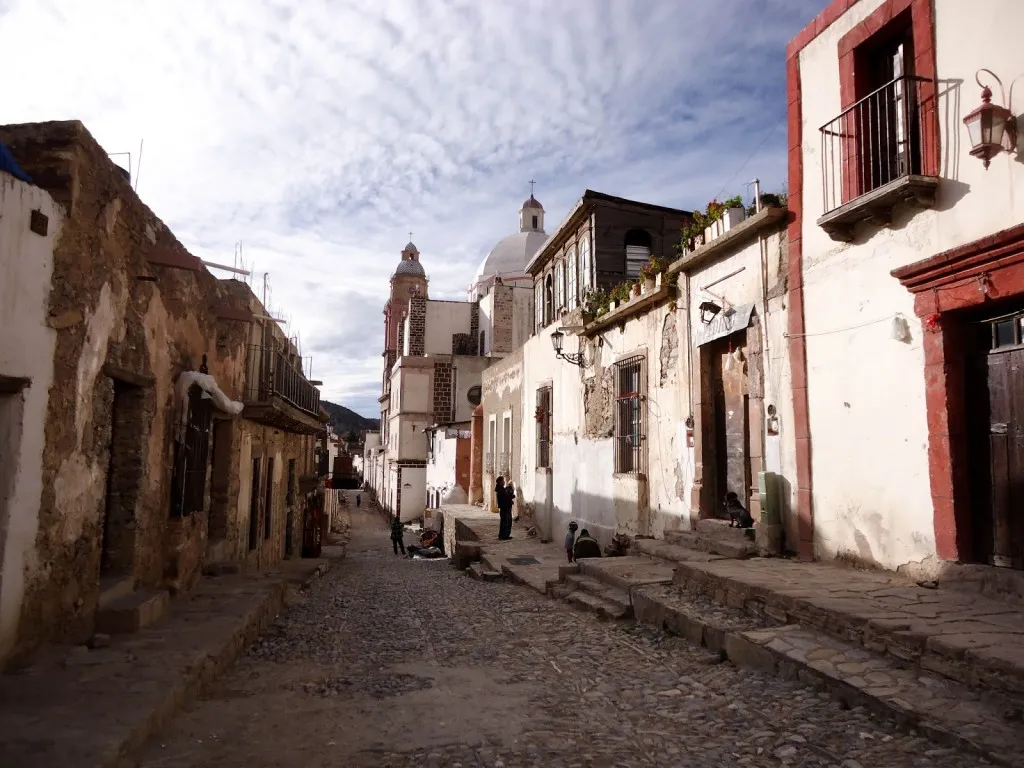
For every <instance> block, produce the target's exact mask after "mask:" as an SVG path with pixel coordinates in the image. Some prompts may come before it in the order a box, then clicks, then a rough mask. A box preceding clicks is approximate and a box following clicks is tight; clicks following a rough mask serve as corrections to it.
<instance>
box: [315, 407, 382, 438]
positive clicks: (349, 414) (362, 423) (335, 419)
mask: <svg viewBox="0 0 1024 768" xmlns="http://www.w3.org/2000/svg"><path fill="white" fill-rule="evenodd" d="M320 405H322V406H323V407H324V409H325V410H326V411H327V413H329V414H330V416H331V425H332V426H333V427H334V431H335V433H336V434H339V435H344V434H345V433H346V432H349V431H353V430H354V431H356V432H360V431H361V430H364V429H370V430H376V429H380V419H367V418H366V417H365V416H360V415H359V414H358V413H356V412H355V411H352V410H349V409H348V408H346V407H345V406H344V405H338V404H337V403H332V402H330V401H328V400H321V401H320Z"/></svg>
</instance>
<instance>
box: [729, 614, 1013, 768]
mask: <svg viewBox="0 0 1024 768" xmlns="http://www.w3.org/2000/svg"><path fill="white" fill-rule="evenodd" d="M726 654H727V656H728V657H729V660H730V661H733V662H734V663H736V664H738V665H742V666H748V667H754V668H757V669H760V670H761V671H763V672H767V673H770V674H777V675H780V676H782V677H785V678H790V679H792V678H796V679H799V680H800V681H801V682H804V683H808V684H811V685H814V686H816V687H819V688H823V689H826V690H828V691H830V692H831V693H832V694H833V695H834V696H836V697H837V698H838V699H840V700H841V701H843V702H844V703H846V704H847V705H848V706H851V707H853V706H865V707H867V708H869V709H872V710H874V711H876V712H879V713H880V714H882V715H883V716H890V717H893V718H895V719H896V720H897V721H899V722H902V723H904V724H905V725H908V726H910V727H913V728H917V729H918V730H919V731H921V732H922V733H924V734H925V735H927V736H928V737H930V738H932V739H934V740H935V741H938V742H940V743H943V744H948V745H950V746H953V747H956V748H957V749H961V750H973V751H975V752H977V753H978V754H980V755H982V756H984V757H986V758H988V759H989V760H991V761H993V762H996V763H998V764H1001V765H1007V766H1011V765H1020V764H1021V763H1020V756H1021V754H1022V753H1024V722H1022V721H1021V719H1020V718H1021V710H1020V708H1019V706H1018V704H1017V703H1016V702H1014V701H1012V700H1010V699H1008V698H1006V697H1004V696H1001V695H1000V694H996V693H991V692H985V693H981V692H979V691H976V690H972V689H970V688H967V687H965V686H963V685H959V684H958V683H955V682H953V681H951V680H948V679H945V678H942V677H939V676H937V675H928V674H922V673H921V672H919V671H916V670H909V669H903V668H900V667H899V666H897V665H896V664H894V663H893V662H892V661H891V660H890V659H887V658H885V657H884V656H882V655H880V654H875V653H871V652H870V651H867V650H865V649H864V648H863V647H857V646H854V645H852V644H850V643H846V642H843V641H842V640H839V639H837V638H835V637H832V636H830V635H827V634H825V633H824V632H819V631H816V630H813V629H807V628H805V627H801V626H795V625H787V626H782V627H771V628H767V629H758V630H753V631H748V632H741V633H739V634H738V635H735V636H732V637H729V638H727V639H726Z"/></svg>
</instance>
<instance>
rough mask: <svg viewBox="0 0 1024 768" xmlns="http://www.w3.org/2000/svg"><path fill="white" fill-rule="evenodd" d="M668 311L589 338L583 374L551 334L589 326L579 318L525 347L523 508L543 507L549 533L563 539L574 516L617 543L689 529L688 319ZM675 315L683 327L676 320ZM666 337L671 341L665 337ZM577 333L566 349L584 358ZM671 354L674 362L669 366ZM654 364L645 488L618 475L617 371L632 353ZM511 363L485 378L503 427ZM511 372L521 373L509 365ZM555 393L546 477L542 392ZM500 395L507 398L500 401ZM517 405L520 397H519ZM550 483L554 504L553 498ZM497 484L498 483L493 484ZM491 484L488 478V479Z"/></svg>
mask: <svg viewBox="0 0 1024 768" xmlns="http://www.w3.org/2000/svg"><path fill="white" fill-rule="evenodd" d="M672 306H674V305H670V304H664V305H662V306H660V307H656V308H654V309H653V310H652V311H650V312H648V313H646V314H644V315H641V316H640V317H634V318H630V319H629V320H628V321H627V322H626V323H625V326H624V327H622V328H620V327H618V326H616V327H614V328H609V329H607V330H605V331H603V332H601V333H600V334H599V336H600V344H599V343H598V339H597V338H594V339H592V340H589V341H588V340H586V339H582V341H583V343H584V346H585V348H586V350H587V351H586V355H587V360H588V363H589V365H588V366H587V367H586V368H584V369H580V368H578V367H577V366H575V365H571V364H569V363H567V362H565V361H563V360H558V359H556V358H555V355H554V352H553V349H552V346H551V338H550V337H551V333H552V332H553V331H554V330H555V329H556V328H557V327H559V326H560V325H577V324H579V323H580V318H579V316H578V313H575V314H570V315H567V316H566V317H563V318H562V320H561V321H560V322H558V323H553V324H551V325H550V326H548V327H547V328H545V329H544V330H542V331H541V332H540V333H539V334H538V335H536V336H534V337H532V338H531V339H530V340H529V341H527V342H526V344H525V345H524V346H523V347H522V349H521V354H522V374H521V382H522V383H521V386H520V392H521V394H520V401H521V406H520V407H521V408H522V413H523V419H522V420H521V421H519V424H521V428H520V430H519V432H520V436H519V440H518V441H517V444H518V445H519V446H520V449H521V461H520V462H519V464H520V466H521V467H522V477H521V482H520V483H519V484H518V485H519V487H520V489H521V491H522V500H523V502H524V503H526V504H529V505H532V506H533V507H534V510H533V512H534V515H535V519H536V521H537V524H538V525H539V527H540V528H541V532H542V533H543V534H544V535H546V536H552V537H555V538H557V537H558V536H560V535H561V534H562V533H564V531H565V527H566V525H567V524H568V522H569V520H570V519H573V520H576V521H577V523H579V525H580V527H589V528H590V529H591V533H592V534H594V536H595V537H597V538H598V540H599V541H601V543H602V544H608V543H610V541H611V538H612V537H613V536H614V535H615V533H617V532H619V533H626V534H629V535H635V534H638V533H639V534H644V535H651V536H657V537H661V536H663V535H664V532H665V531H666V530H674V529H679V528H685V527H687V526H688V524H689V518H688V515H689V507H688V499H689V491H690V485H689V484H690V482H691V481H692V451H689V450H687V449H686V448H685V436H684V434H683V432H682V430H681V425H682V420H683V419H684V418H685V415H684V414H681V411H680V407H681V405H680V404H681V403H683V402H685V397H684V394H685V388H686V381H687V379H686V371H685V368H684V367H683V362H684V361H683V356H682V355H680V354H679V350H680V349H683V348H684V344H683V340H682V337H681V336H680V333H681V329H682V332H683V333H685V323H683V322H680V317H682V315H681V311H680V310H678V309H670V307H672ZM671 313H675V314H676V316H675V318H674V320H667V319H666V318H667V316H668V315H669V314H671ZM666 332H667V338H666ZM577 344H578V341H577V340H576V338H575V337H574V336H572V335H568V336H567V337H566V340H565V345H564V350H565V351H566V352H576V351H578V347H577ZM663 351H664V353H665V354H664V359H665V365H664V367H663V366H662V357H663V355H662V352H663ZM636 352H642V353H643V354H645V355H646V358H647V374H646V375H647V400H646V407H647V411H646V414H645V424H646V426H645V429H646V435H647V440H646V445H647V451H648V453H647V474H646V476H645V477H643V478H640V479H639V481H638V480H637V478H636V477H633V476H617V475H616V474H615V472H614V440H613V439H612V435H613V434H614V420H613V408H614V397H615V382H614V376H613V370H612V366H613V365H614V363H615V362H616V361H617V360H620V359H622V358H624V357H626V356H628V355H630V354H632V353H636ZM509 360H512V358H508V359H507V360H506V361H503V362H502V363H501V364H498V365H496V366H494V367H493V368H492V369H491V370H489V371H488V372H487V373H486V374H485V376H484V382H485V392H484V402H485V425H486V423H487V420H488V419H489V418H490V416H491V415H493V414H497V415H498V421H499V423H500V420H501V416H500V413H501V409H504V408H507V399H508V398H509V396H510V395H511V391H508V390H510V389H511V388H510V387H508V385H504V386H503V385H502V384H501V383H500V382H501V374H500V373H499V370H501V369H502V368H503V366H505V365H508V364H509ZM506 370H508V371H511V370H513V368H511V367H510V368H507V369H506ZM547 385H549V386H551V387H552V398H553V432H554V434H553V445H552V457H551V461H552V469H551V471H550V473H548V472H547V471H542V470H537V469H536V463H537V457H536V453H537V443H536V422H535V420H534V419H533V418H532V415H533V411H534V408H535V403H536V391H537V389H538V388H539V387H541V386H547ZM498 392H501V393H502V394H500V395H498V396H497V397H496V395H497V393H498ZM513 399H514V396H513ZM548 483H550V501H549V496H548V490H547V488H548ZM492 484H493V483H492ZM485 485H486V480H485Z"/></svg>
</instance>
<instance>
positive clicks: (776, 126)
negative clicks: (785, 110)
mask: <svg viewBox="0 0 1024 768" xmlns="http://www.w3.org/2000/svg"><path fill="white" fill-rule="evenodd" d="M778 127H779V124H778V123H776V124H775V125H773V126H772V129H771V130H770V131H768V133H767V134H766V135H765V137H764V138H763V139H761V143H760V144H758V145H757V146H756V147H754V151H753V152H751V153H750V156H749V157H748V158H747V159H746V160H744V161H743V165H741V166H740V167H739V168H738V169H737V170H736V172H735V173H733V175H732V176H730V177H729V180H728V181H727V182H725V184H723V185H722V188H721V189H720V190H719V191H718V194H717V195H715V197H714V199H715V200H717V199H718V198H720V197H721V196H722V195H723V194H725V190H726V189H728V187H729V185H730V184H732V182H733V180H734V179H735V178H736V177H737V176H739V175H740V174H741V173H743V169H744V168H746V167H747V163H749V162H750V161H751V160H753V159H754V155H756V154H757V153H758V151H760V149H761V147H763V146H764V145H765V144H766V143H767V142H768V139H770V138H771V137H772V135H773V134H774V133H775V131H776V129H777V128H778Z"/></svg>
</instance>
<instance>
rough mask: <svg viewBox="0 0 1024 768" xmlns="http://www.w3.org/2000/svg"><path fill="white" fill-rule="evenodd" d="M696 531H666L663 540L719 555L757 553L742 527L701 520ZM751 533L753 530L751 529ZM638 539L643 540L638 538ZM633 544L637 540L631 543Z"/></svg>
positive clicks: (739, 556) (741, 557) (736, 557)
mask: <svg viewBox="0 0 1024 768" xmlns="http://www.w3.org/2000/svg"><path fill="white" fill-rule="evenodd" d="M702 524H703V526H702V529H701V528H699V529H698V531H696V532H694V531H666V532H665V541H666V542H668V543H669V544H672V545H674V546H678V547H683V548H686V549H690V550H693V551H696V552H706V553H708V554H712V555H718V556H719V557H728V558H732V559H734V560H745V559H747V558H748V557H753V556H754V555H756V554H757V545H756V544H755V543H754V540H753V539H751V538H749V537H748V535H747V533H746V530H747V529H743V528H730V527H729V524H728V523H724V524H723V523H722V521H721V520H701V521H699V522H698V526H701V525H702ZM751 533H753V530H752V529H751ZM638 541H643V539H640V540H638ZM633 544H634V546H635V545H636V544H637V542H634V543H633Z"/></svg>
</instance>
